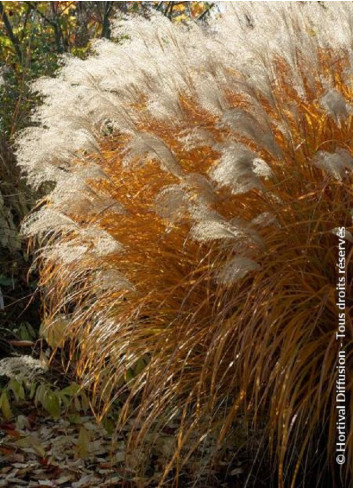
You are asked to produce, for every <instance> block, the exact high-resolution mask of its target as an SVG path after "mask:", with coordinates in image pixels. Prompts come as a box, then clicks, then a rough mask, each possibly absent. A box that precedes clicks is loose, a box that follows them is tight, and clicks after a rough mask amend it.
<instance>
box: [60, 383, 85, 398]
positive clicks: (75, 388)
mask: <svg viewBox="0 0 353 489" xmlns="http://www.w3.org/2000/svg"><path fill="white" fill-rule="evenodd" d="M79 390H80V386H79V385H78V384H76V383H75V382H73V383H72V384H70V385H68V386H67V387H65V388H64V389H61V391H60V394H62V395H64V396H70V397H73V396H75V395H76V394H78V392H79Z"/></svg>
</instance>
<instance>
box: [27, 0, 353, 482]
mask: <svg viewBox="0 0 353 489" xmlns="http://www.w3.org/2000/svg"><path fill="white" fill-rule="evenodd" d="M352 25H353V7H352V4H351V3H350V2H345V3H340V2H334V3H333V2H332V3H330V2H327V3H326V2H325V3H323V2H303V3H302V2H289V3H281V2H274V3H271V2H255V3H251V4H250V3H249V4H248V3H244V2H241V3H237V2H234V3H233V4H232V5H229V6H228V9H227V11H226V12H225V13H224V14H223V16H222V17H221V18H216V19H214V20H213V21H211V24H210V25H209V26H208V27H207V28H205V27H202V26H199V25H195V24H192V25H188V26H176V25H172V24H171V23H170V22H169V21H168V20H167V19H165V18H163V17H161V16H155V17H153V18H152V19H151V20H142V19H140V18H133V19H130V20H125V21H118V22H117V25H116V33H117V35H118V36H122V35H125V34H127V36H128V38H129V39H128V40H126V41H124V42H120V43H113V42H108V41H98V42H97V41H96V42H95V44H94V48H95V54H94V55H92V56H91V57H90V58H89V59H87V60H84V61H82V60H78V59H74V58H67V59H66V61H65V64H64V66H63V68H62V70H61V72H60V74H59V75H58V76H57V77H56V78H55V79H40V80H39V81H38V82H36V84H35V86H34V89H35V90H38V91H39V92H40V93H41V94H42V96H43V97H44V103H43V105H42V106H41V107H40V108H39V109H38V110H37V112H36V113H35V115H34V121H35V122H36V124H35V127H32V128H29V129H27V130H25V131H24V132H23V133H22V135H21V136H20V137H19V140H18V144H19V150H18V157H19V161H20V164H21V166H22V167H23V169H24V171H25V172H26V174H27V176H28V181H29V182H30V183H31V184H32V186H33V187H34V188H38V187H40V186H42V185H43V184H45V183H47V184H48V183H49V184H50V185H51V188H52V191H51V192H50V193H48V195H47V196H46V197H45V199H43V200H42V201H41V202H40V203H39V204H38V206H37V209H36V211H35V212H34V213H33V214H32V215H31V216H30V217H29V218H28V219H27V221H26V222H25V224H24V226H23V231H24V233H25V234H26V235H27V236H30V237H33V238H35V242H36V243H37V247H38V263H39V264H40V271H41V286H42V290H43V300H44V319H45V322H46V324H47V325H48V327H49V328H50V325H51V324H53V325H55V324H57V321H58V318H63V317H64V318H65V324H66V328H64V336H63V338H64V339H66V340H67V342H68V344H69V345H71V352H72V355H73V357H75V365H76V369H77V375H78V377H79V378H80V379H81V381H82V383H84V384H85V385H86V386H88V387H89V388H90V389H91V393H92V408H93V409H94V410H95V412H96V414H97V416H98V417H99V416H102V415H104V413H105V412H106V411H107V410H108V409H109V406H110V405H111V402H113V401H114V400H116V399H120V400H122V402H123V407H122V411H121V417H120V420H119V426H118V427H121V426H123V424H124V423H125V422H126V420H128V419H129V416H130V415H131V412H132V410H135V411H134V416H133V418H134V420H135V423H134V424H133V425H132V428H131V431H130V437H129V448H131V449H133V448H136V447H141V446H143V445H144V443H147V444H148V443H150V442H148V441H146V440H150V438H149V437H148V434H149V433H150V431H151V430H155V429H156V426H157V428H158V427H159V429H160V430H162V428H163V422H167V421H169V420H171V419H172V420H173V419H174V420H175V422H176V423H177V426H178V428H177V432H176V438H175V440H176V443H175V448H174V452H173V455H172V456H171V457H170V460H169V462H168V463H166V466H165V472H164V474H163V476H162V477H161V484H164V483H165V481H166V477H167V476H168V474H170V473H172V474H173V475H174V477H175V479H176V481H177V480H178V475H179V474H180V473H181V471H182V468H183V464H185V463H187V461H188V459H189V457H190V455H191V454H192V453H193V451H195V450H196V449H197V446H198V444H199V443H201V441H202V442H203V443H204V442H205V440H206V441H207V440H209V443H210V444H211V445H212V447H213V449H214V452H215V453H217V450H222V446H223V444H224V440H225V439H228V440H229V439H232V436H233V438H234V445H235V446H236V444H237V440H236V437H235V435H234V434H232V433H233V431H232V430H233V429H234V426H235V425H236V424H237V423H238V420H239V419H242V417H246V418H247V419H248V420H250V421H251V423H253V424H254V425H255V426H256V424H257V423H259V424H261V425H263V424H264V425H265V431H264V433H265V434H264V436H265V439H266V440H267V441H266V444H267V445H268V447H269V452H270V454H271V456H272V457H273V458H272V460H273V467H276V470H277V476H278V484H279V485H295V484H296V481H298V480H299V479H302V478H303V477H304V479H305V476H306V473H310V470H309V469H310V464H311V463H314V461H315V460H316V462H317V463H316V466H317V464H319V467H325V466H326V464H328V465H329V467H330V470H331V472H332V474H334V473H335V472H337V474H336V475H335V477H336V482H337V481H339V480H341V482H342V481H343V482H345V483H351V482H352V472H351V468H352V467H353V445H352V443H353V440H352V437H353V429H352V425H351V411H352V382H353V376H352V375H351V374H352V314H351V313H352V243H351V240H350V239H349V236H351V235H350V234H349V233H350V232H352V231H353V229H352V209H353V188H352V183H353V177H352V169H353V156H352V155H353V146H352V144H353V143H352V134H353V132H352V131H353V119H352V114H353V64H352V41H353V35H352ZM338 26H339V28H338ZM342 226H345V227H346V230H347V233H346V238H347V242H346V297H347V303H346V306H347V309H346V337H345V343H344V345H345V349H346V368H347V376H346V393H347V452H346V457H347V462H346V464H345V465H344V466H342V468H341V471H340V473H339V474H338V471H336V470H335V460H334V459H335V443H336V408H335V381H336V376H337V369H336V368H335V367H336V363H337V357H338V349H339V344H338V342H337V340H336V331H337V321H338V319H337V318H338V311H337V306H336V300H337V297H336V283H337V236H335V233H334V232H332V230H334V229H335V228H337V227H342ZM77 352H79V355H78V357H77ZM131 372H133V374H131ZM158 420H161V421H160V422H159V424H158ZM154 432H155V431H154ZM157 433H158V432H157ZM227 443H228V442H227ZM176 483H177V482H176ZM337 483H339V482H337Z"/></svg>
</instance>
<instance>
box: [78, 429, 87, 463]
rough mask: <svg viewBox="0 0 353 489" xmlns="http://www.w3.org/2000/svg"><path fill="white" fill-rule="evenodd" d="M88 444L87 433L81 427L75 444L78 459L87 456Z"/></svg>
mask: <svg viewBox="0 0 353 489" xmlns="http://www.w3.org/2000/svg"><path fill="white" fill-rule="evenodd" d="M89 442H90V437H89V433H88V431H87V430H86V428H85V427H84V426H81V428H80V433H79V435H78V442H77V454H78V456H79V457H81V458H86V457H87V456H88V447H89Z"/></svg>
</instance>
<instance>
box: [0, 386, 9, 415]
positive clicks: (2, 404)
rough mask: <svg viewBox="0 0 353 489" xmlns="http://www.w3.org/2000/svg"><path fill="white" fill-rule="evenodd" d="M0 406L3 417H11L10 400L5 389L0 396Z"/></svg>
mask: <svg viewBox="0 0 353 489" xmlns="http://www.w3.org/2000/svg"><path fill="white" fill-rule="evenodd" d="M0 408H1V412H2V414H3V416H4V418H5V419H10V418H11V417H12V411H11V407H10V401H9V398H8V395H7V392H6V391H3V393H2V394H1V396H0Z"/></svg>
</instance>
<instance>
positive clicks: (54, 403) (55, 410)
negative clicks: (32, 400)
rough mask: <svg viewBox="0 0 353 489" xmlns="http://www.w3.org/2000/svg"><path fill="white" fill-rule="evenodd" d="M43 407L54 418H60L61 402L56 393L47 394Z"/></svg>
mask: <svg viewBox="0 0 353 489" xmlns="http://www.w3.org/2000/svg"><path fill="white" fill-rule="evenodd" d="M43 407H44V409H45V410H46V411H48V413H49V414H50V415H51V416H52V417H53V418H54V419H58V418H60V414H61V409H60V401H59V398H58V396H57V395H56V393H55V392H47V393H46V395H45V397H44V403H43Z"/></svg>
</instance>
